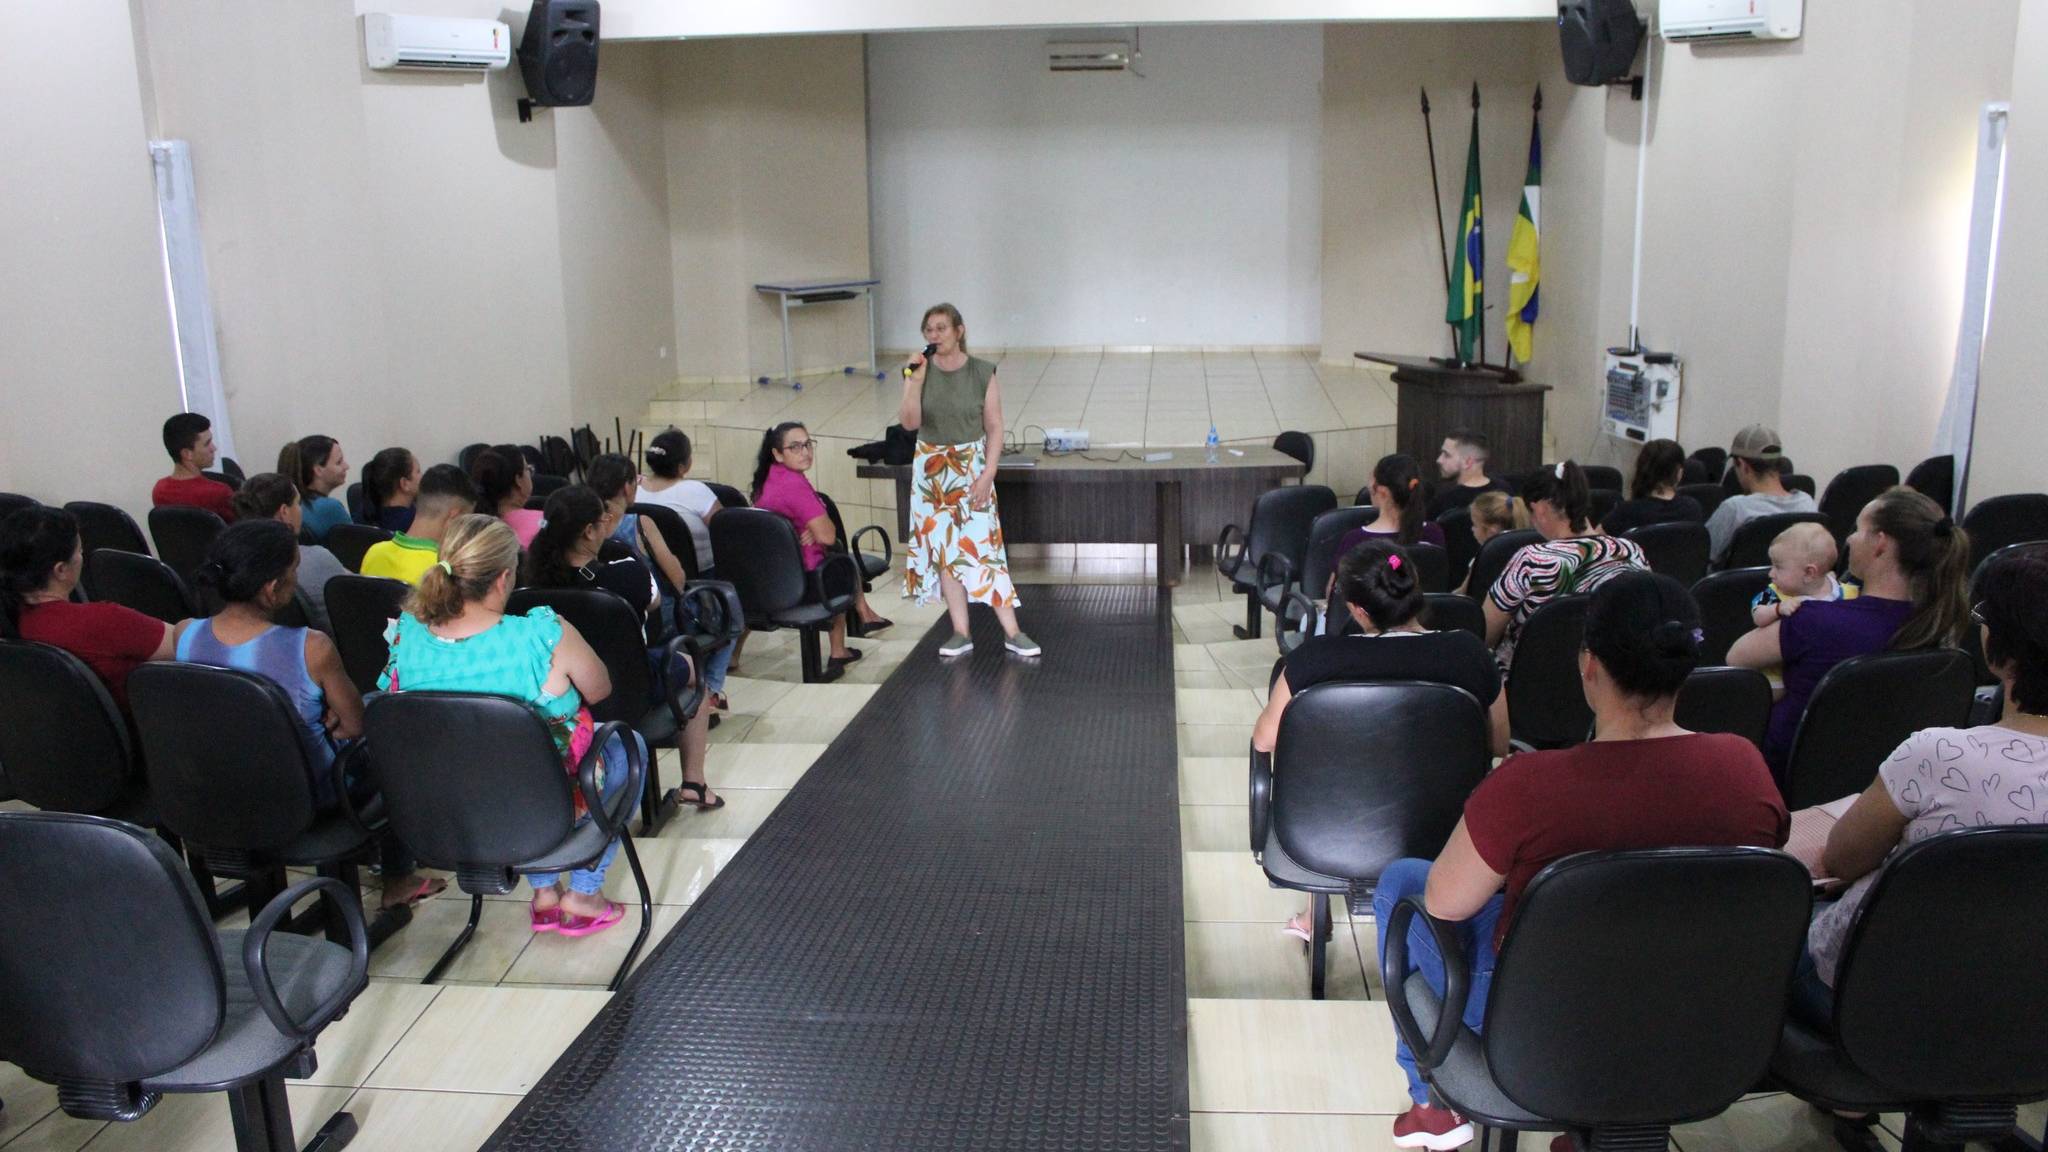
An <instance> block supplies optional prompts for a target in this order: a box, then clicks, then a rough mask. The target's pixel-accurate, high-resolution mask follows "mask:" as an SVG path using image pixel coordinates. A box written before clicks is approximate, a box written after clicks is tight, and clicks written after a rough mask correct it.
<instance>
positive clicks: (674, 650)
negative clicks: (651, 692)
mask: <svg viewBox="0 0 2048 1152" xmlns="http://www.w3.org/2000/svg"><path fill="white" fill-rule="evenodd" d="M688 644H689V638H688V637H686V636H676V637H673V638H671V639H670V640H669V642H668V643H666V644H664V645H662V646H661V679H662V685H661V697H662V699H663V700H665V701H666V702H667V703H668V710H669V714H670V715H672V716H674V717H675V718H676V727H678V728H687V727H689V724H690V720H691V719H692V718H693V717H695V716H696V715H697V709H699V708H701V707H703V705H704V696H705V691H704V678H703V677H702V676H699V675H698V674H697V665H696V663H695V662H694V661H692V660H691V659H690V654H689V653H688V652H685V651H684V650H683V649H684V647H685V646H686V645H688ZM679 659H680V660H681V661H682V667H683V668H685V669H687V670H688V675H687V678H686V679H685V680H684V681H683V683H681V684H675V683H672V682H671V680H672V677H671V676H670V675H669V670H670V669H672V668H675V667H676V666H677V664H676V662H677V660H679Z"/></svg>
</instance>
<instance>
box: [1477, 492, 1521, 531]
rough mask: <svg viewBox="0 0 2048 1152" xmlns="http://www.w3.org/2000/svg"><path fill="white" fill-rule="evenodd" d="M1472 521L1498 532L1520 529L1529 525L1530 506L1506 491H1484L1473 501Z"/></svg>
mask: <svg viewBox="0 0 2048 1152" xmlns="http://www.w3.org/2000/svg"><path fill="white" fill-rule="evenodd" d="M1472 523H1474V524H1485V525H1487V526H1488V527H1490V528H1492V529H1493V530H1495V531H1496V532H1511V531H1520V530H1522V529H1524V528H1527V527H1528V526H1529V506H1528V505H1527V504H1524V503H1522V501H1521V498H1520V497H1516V496H1510V495H1508V494H1507V493H1505V492H1499V491H1495V492H1482V493H1480V494H1479V495H1478V496H1477V497H1475V498H1474V499H1473V501H1472Z"/></svg>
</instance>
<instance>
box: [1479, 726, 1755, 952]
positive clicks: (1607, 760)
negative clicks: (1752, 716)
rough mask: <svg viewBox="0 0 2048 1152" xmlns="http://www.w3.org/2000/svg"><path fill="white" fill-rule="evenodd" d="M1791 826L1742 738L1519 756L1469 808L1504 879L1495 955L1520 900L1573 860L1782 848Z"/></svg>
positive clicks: (1485, 856)
mask: <svg viewBox="0 0 2048 1152" xmlns="http://www.w3.org/2000/svg"><path fill="white" fill-rule="evenodd" d="M1790 829H1791V817H1790V816H1789V815H1788V814H1787V813H1786V811H1785V803H1784V801H1783V800H1780V799H1779V798H1778V786H1777V785H1776V784H1774V783H1772V782H1771V771H1770V769H1769V768H1767V767H1765V766H1764V758H1763V756H1762V755H1761V754H1760V753H1758V752H1757V750H1756V745H1754V744H1751V743H1750V742H1749V741H1747V740H1745V739H1743V738H1742V737H1740V736H1729V735H1724V734H1716V735H1699V734H1695V735H1687V736H1667V737H1663V738H1661V739H1656V740H1614V741H1607V742H1603V743H1591V744H1581V745H1579V746H1578V747H1576V748H1566V749H1562V750H1560V751H1556V752H1524V753H1522V754H1521V755H1519V756H1511V757H1509V758H1508V759H1507V760H1506V761H1505V762H1503V763H1502V764H1501V766H1500V767H1499V768H1497V769H1495V770H1494V773H1493V775H1491V776H1488V777H1487V778H1486V780H1485V781H1484V782H1483V783H1481V784H1480V785H1479V787H1478V788H1477V789H1475V790H1474V791H1473V793H1472V795H1471V797H1469V798H1468V799H1467V800H1466V801H1465V831H1466V832H1467V833H1469V834H1470V835H1471V837H1472V846H1473V847H1475V848H1477V849H1478V850H1479V856H1480V859H1482V860H1484V861H1486V866H1487V867H1488V868H1491V869H1493V870H1494V871H1495V872H1499V873H1501V874H1502V875H1504V876H1506V877H1507V903H1506V905H1505V906H1504V907H1503V908H1502V909H1501V913H1502V914H1501V918H1500V926H1499V927H1498V928H1497V929H1496V931H1495V935H1494V944H1495V945H1496V946H1498V945H1499V944H1500V942H1501V940H1502V939H1504V938H1505V937H1506V935H1507V928H1508V924H1509V923H1510V922H1512V921H1513V919H1514V916H1515V905H1516V904H1517V902H1519V901H1520V900H1521V898H1522V889H1524V888H1526V887H1528V885H1529V881H1530V880H1533V879H1535V877H1536V874H1537V873H1538V872H1541V871H1542V870H1543V868H1544V866H1545V865H1547V864H1549V863H1550V862H1551V861H1553V860H1558V859H1561V858H1563V857H1566V856H1570V855H1571V854H1572V853H1574V852H1602V851H1606V852H1612V851H1625V850H1627V849H1631V848H1697V847H1712V846H1719V845H1734V844H1747V845H1753V846H1756V847H1762V848H1776V847H1779V846H1781V845H1783V844H1784V843H1785V835H1786V833H1787V832H1789V831H1790Z"/></svg>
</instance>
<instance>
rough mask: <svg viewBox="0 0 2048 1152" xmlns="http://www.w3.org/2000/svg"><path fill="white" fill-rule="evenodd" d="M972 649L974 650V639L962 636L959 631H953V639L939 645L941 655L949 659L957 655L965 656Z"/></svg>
mask: <svg viewBox="0 0 2048 1152" xmlns="http://www.w3.org/2000/svg"><path fill="white" fill-rule="evenodd" d="M972 651H974V641H973V639H972V638H970V637H966V636H962V635H960V634H959V633H958V632H955V633H953V638H952V639H951V640H948V641H946V642H945V643H944V644H941V645H939V655H940V656H943V657H945V658H946V659H948V660H950V659H952V658H953V657H955V656H965V655H967V654H968V653H969V652H972Z"/></svg>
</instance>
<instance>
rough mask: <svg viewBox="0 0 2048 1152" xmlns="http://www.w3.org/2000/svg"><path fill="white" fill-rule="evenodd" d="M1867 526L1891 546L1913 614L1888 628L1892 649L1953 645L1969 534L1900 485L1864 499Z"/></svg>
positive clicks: (1963, 599)
mask: <svg viewBox="0 0 2048 1152" xmlns="http://www.w3.org/2000/svg"><path fill="white" fill-rule="evenodd" d="M1866 511H1867V512H1868V513H1869V514H1870V527H1871V529H1872V530H1873V531H1877V532H1882V533H1884V534H1885V535H1886V536H1888V537H1890V538H1891V541H1892V543H1893V544H1894V545H1895V546H1896V547H1897V555H1898V558H1899V560H1898V564H1899V571H1900V572H1902V573H1904V574H1905V577H1906V581H1907V584H1908V585H1909V586H1910V587H1911V588H1912V590H1913V614H1912V615H1911V616H1909V617H1907V618H1906V622H1905V623H1904V624H1901V625H1900V626H1899V630H1898V631H1897V632H1894V633H1892V639H1891V643H1890V645H1888V647H1890V648H1891V649H1892V650H1894V651H1910V650H1912V649H1915V648H1934V647H1941V646H1950V645H1954V644H1955V643H1956V642H1957V640H1958V639H1959V638H1960V637H1961V635H1962V631H1963V628H1964V626H1965V625H1966V624H1968V623H1969V619H1970V537H1969V534H1968V533H1966V532H1964V531H1963V530H1962V528H1961V527H1960V526H1959V525H1957V524H1956V522H1955V521H1954V520H1951V519H1949V516H1948V513H1946V512H1943V511H1942V510H1941V505H1939V504H1936V503H1935V502H1934V501H1932V500H1930V499H1928V498H1927V497H1925V496H1923V495H1921V494H1920V493H1918V492H1915V491H1913V490H1912V489H1911V488H1907V487H1905V486H1903V485H1901V486H1900V487H1897V488H1893V489H1890V490H1889V491H1886V492H1885V493H1884V494H1882V495H1880V496H1879V497H1878V498H1877V499H1875V500H1872V501H1871V502H1870V505H1869V507H1868V508H1867V509H1866Z"/></svg>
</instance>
